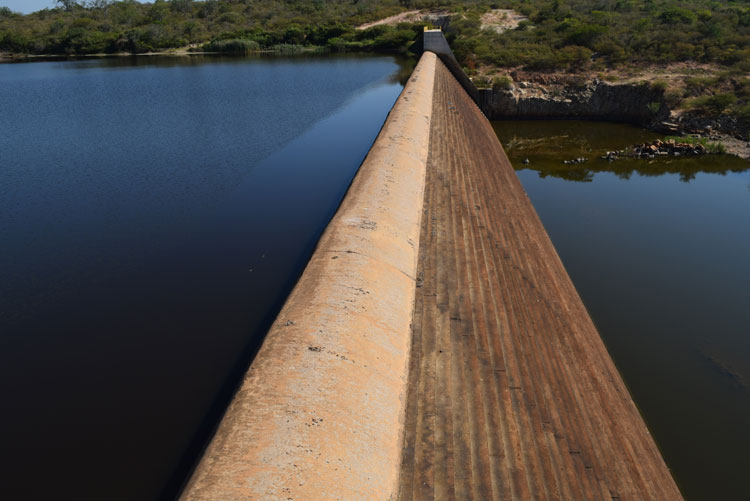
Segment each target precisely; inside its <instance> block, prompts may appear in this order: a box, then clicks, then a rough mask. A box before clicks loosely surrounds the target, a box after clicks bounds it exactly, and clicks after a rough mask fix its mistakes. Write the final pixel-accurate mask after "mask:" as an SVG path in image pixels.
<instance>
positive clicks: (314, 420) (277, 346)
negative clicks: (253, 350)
mask: <svg viewBox="0 0 750 501" xmlns="http://www.w3.org/2000/svg"><path fill="white" fill-rule="evenodd" d="M435 65H436V57H435V56H434V55H433V54H426V55H425V56H424V57H422V58H421V60H420V62H419V64H418V65H417V67H416V69H415V70H414V73H413V74H412V76H411V77H410V79H409V82H408V83H407V84H406V86H405V88H404V90H403V91H402V93H401V96H400V97H399V99H398V100H397V102H396V104H395V105H394V107H393V109H392V111H391V112H390V114H389V116H388V119H387V121H386V123H385V125H384V126H383V128H382V130H381V132H380V134H379V135H378V137H377V139H376V141H375V143H374V144H373V147H372V149H371V150H370V152H369V153H368V155H367V157H366V159H365V161H364V162H363V164H362V166H361V167H360V169H359V171H358V173H357V175H356V177H355V179H354V181H353V183H352V185H351V187H350V188H349V190H348V192H347V194H346V197H345V198H344V200H343V202H342V204H341V206H340V207H339V210H338V211H337V213H336V215H335V216H334V218H333V219H332V221H331V223H330V224H329V226H328V227H327V228H326V230H325V232H324V234H323V235H322V237H321V239H320V241H319V243H318V246H317V248H316V250H315V252H314V254H313V256H312V258H311V259H310V262H309V264H308V265H307V268H306V269H305V271H304V273H303V274H302V276H301V277H300V279H299V281H298V283H297V285H296V286H295V288H294V290H293V291H292V293H291V295H290V296H289V298H288V300H287V302H286V304H285V305H284V307H283V309H282V310H281V312H280V313H279V316H278V318H277V319H276V321H275V323H274V324H273V326H272V327H271V329H270V331H269V332H268V335H267V337H266V339H265V341H264V342H263V345H262V347H261V349H260V351H259V352H258V354H257V356H256V357H255V360H254V361H253V363H252V365H251V367H250V369H249V370H248V372H247V374H246V375H245V378H244V380H243V382H242V384H241V386H240V388H239V390H238V392H237V394H236V396H235V397H234V399H233V401H232V403H231V405H230V407H229V409H228V410H227V412H226V414H225V416H224V418H223V420H222V422H221V423H220V425H219V427H218V429H217V431H216V434H215V436H214V438H213V440H212V441H211V443H210V444H209V446H208V449H207V450H206V452H205V454H204V456H203V458H202V460H201V462H200V463H199V465H198V467H197V469H196V471H195V473H194V474H193V477H192V478H191V480H190V482H189V483H188V485H187V486H186V488H185V490H184V491H183V494H182V499H186V500H198V499H200V500H209V499H210V500H229V499H386V498H388V496H389V495H390V494H391V493H394V492H395V491H396V490H397V482H398V475H399V464H400V458H401V444H402V440H403V431H402V430H403V415H404V405H405V404H404V402H405V394H406V380H407V370H408V352H409V348H410V343H411V340H410V339H411V325H410V323H411V318H412V311H413V307H414V295H415V290H416V288H415V281H416V265H417V252H418V249H419V229H420V221H421V214H422V204H423V199H424V196H423V193H424V182H425V168H426V164H427V153H428V148H429V134H430V115H431V113H432V108H433V105H432V91H433V87H434V75H435Z"/></svg>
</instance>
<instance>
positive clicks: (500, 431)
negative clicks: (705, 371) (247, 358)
mask: <svg viewBox="0 0 750 501" xmlns="http://www.w3.org/2000/svg"><path fill="white" fill-rule="evenodd" d="M182 497H183V498H184V499H191V500H193V499H195V500H204V499H206V500H208V499H210V500H219V499H220V500H228V499H402V500H409V499H460V500H463V499H575V500H577V499H638V500H640V499H654V500H657V499H658V500H671V499H681V496H680V493H679V490H678V489H677V487H676V485H675V483H674V481H673V480H672V477H671V475H670V473H669V471H668V469H667V467H666V465H665V463H664V461H663V459H662V457H661V455H660V452H659V450H658V449H657V447H656V445H655V443H654V441H653V439H652V438H651V436H650V434H649V432H648V430H647V428H646V426H645V424H644V422H643V420H642V418H641V416H640V415H639V412H638V410H637V409H636V406H635V405H634V403H633V401H632V399H631V397H630V395H629V393H628V390H627V388H626V387H625V385H624V383H623V381H622V379H621V377H620V375H619V374H618V372H617V369H616V368H615V366H614V364H613V362H612V360H611V359H610V357H609V355H608V353H607V350H606V348H605V346H604V344H603V343H602V340H601V339H600V337H599V334H598V333H597V331H596V328H595V327H594V325H593V323H592V321H591V319H590V317H589V315H588V313H587V312H586V309H585V307H584V306H583V303H582V302H581V299H580V297H579V296H578V293H577V292H576V290H575V288H574V286H573V284H572V283H571V281H570V279H569V277H568V275H567V273H566V271H565V269H564V267H563V265H562V263H561V261H560V259H559V258H558V256H557V253H556V251H555V249H554V247H553V246H552V243H551V242H550V240H549V237H548V236H547V234H546V232H545V230H544V228H543V226H542V224H541V222H540V220H539V218H538V217H537V215H536V213H535V211H534V209H533V207H532V205H531V203H530V202H529V200H528V198H527V196H526V194H525V192H524V190H523V188H522V186H521V184H520V183H519V181H518V178H517V177H516V175H515V173H514V171H513V169H512V167H511V165H510V163H509V161H508V158H507V157H506V155H505V153H504V151H503V149H502V147H501V145H500V143H499V142H498V140H497V137H496V136H495V134H494V132H493V130H492V127H491V126H490V124H489V122H487V120H486V119H485V118H484V116H483V115H482V113H481V112H480V111H479V109H478V108H477V107H476V105H475V103H474V101H473V100H472V99H471V98H470V97H469V95H468V94H467V92H466V91H465V90H464V88H463V87H462V86H461V85H460V84H459V83H458V81H457V80H456V78H455V77H454V76H453V74H452V73H451V71H450V70H449V69H447V68H446V66H445V65H444V64H443V63H442V62H441V60H440V59H438V58H437V57H436V56H435V55H434V54H432V53H430V52H426V53H425V54H424V55H423V56H422V58H421V60H420V62H419V64H418V66H417V68H416V69H415V71H414V74H413V75H412V77H411V78H410V81H409V82H408V83H407V85H406V87H405V89H404V91H403V92H402V95H401V96H400V98H399V100H398V101H397V103H396V105H395V107H394V109H393V110H392V111H391V114H390V115H389V117H388V120H387V121H386V124H385V125H384V127H383V130H382V131H381V133H380V135H379V136H378V139H377V140H376V142H375V144H374V145H373V148H372V150H371V151H370V153H369V154H368V157H367V158H366V160H365V162H364V163H363V165H362V166H361V168H360V170H359V172H358V174H357V176H356V178H355V180H354V182H353V184H352V186H351V188H350V189H349V192H348V193H347V195H346V197H345V199H344V201H343V203H342V205H341V207H340V208H339V210H338V212H337V214H336V216H335V217H334V219H333V220H332V222H331V224H330V225H329V227H328V228H327V230H326V232H325V233H324V235H323V237H322V238H321V241H320V242H319V244H318V247H317V249H316V251H315V253H314V255H313V257H312V259H311V261H310V263H309V265H308V267H307V269H306V270H305V272H304V273H303V275H302V277H301V278H300V280H299V282H298V284H297V285H296V287H295V289H294V291H293V292H292V294H291V295H290V297H289V299H288V300H287V303H286V304H285V306H284V308H283V309H282V311H281V313H280V315H279V317H278V319H277V320H276V322H275V323H274V325H273V327H272V328H271V330H270V332H269V334H268V336H267V338H266V340H265V342H264V344H263V346H262V348H261V350H260V352H259V353H258V355H257V356H256V358H255V360H254V361H253V363H252V365H251V367H250V369H249V370H248V372H247V374H246V376H245V378H244V381H243V382H242V384H241V387H240V389H239V391H238V393H237V395H236V396H235V398H234V400H233V402H232V404H231V406H230V407H229V409H228V411H227V413H226V415H225V417H224V419H223V420H222V422H221V423H220V425H219V427H218V430H217V432H216V434H215V437H214V438H213V440H212V442H211V443H210V445H209V446H208V449H207V451H206V453H205V455H204V457H203V458H202V460H201V462H200V464H199V465H198V467H197V469H196V471H195V473H194V475H193V477H192V479H191V480H190V482H189V484H188V485H187V487H186V488H185V490H184V492H183V494H182Z"/></svg>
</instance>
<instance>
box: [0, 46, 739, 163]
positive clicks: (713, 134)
mask: <svg viewBox="0 0 750 501" xmlns="http://www.w3.org/2000/svg"><path fill="white" fill-rule="evenodd" d="M196 49H197V46H186V47H179V48H173V49H165V50H161V51H151V52H142V53H137V54H134V53H131V52H117V53H94V54H13V53H7V52H0V64H3V63H6V64H9V63H20V62H35V61H45V60H67V59H71V60H74V59H93V58H119V57H138V56H146V57H159V56H161V57H164V56H176V57H190V56H230V57H234V56H237V57H241V56H243V54H235V53H229V52H210V51H202V50H196ZM320 53H321V52H320V50H319V49H316V48H303V49H302V50H300V52H295V53H294V54H320ZM263 54H289V53H286V52H283V51H279V50H258V51H253V52H251V53H248V54H244V55H246V56H249V55H263ZM348 54H357V55H362V54H373V53H371V52H349V53H348ZM375 54H381V53H380V52H378V53H375ZM630 85H633V84H620V85H612V87H623V88H624V87H627V86H630ZM541 87H543V86H539V88H540V89H541ZM513 90H515V89H513ZM487 91H489V92H492V93H493V95H497V94H498V92H499V93H500V94H506V93H509V91H510V89H507V90H505V91H498V90H491V89H485V90H484V91H483V92H487ZM511 92H512V91H511ZM578 92H580V89H570V93H571V94H573V93H578ZM524 93H525V91H524ZM534 99H535V100H537V101H538V103H537V109H536V110H535V111H536V113H535V114H534V115H533V116H526V115H525V114H524V113H523V112H521V113H509V114H507V115H505V116H502V117H500V116H493V115H494V113H491V112H490V113H488V110H484V111H485V113H486V114H487V115H488V118H489V119H490V120H509V121H512V120H529V119H532V120H587V121H607V122H612V121H614V122H622V123H631V124H633V125H635V126H638V127H643V128H644V129H646V130H650V131H653V132H658V133H662V134H669V135H681V136H685V137H687V136H690V135H696V134H697V135H700V136H701V137H706V138H707V139H708V140H710V141H712V142H716V143H720V144H722V145H723V146H724V148H725V150H726V154H730V155H735V156H737V157H739V158H743V159H746V160H750V141H746V140H745V139H743V138H741V137H738V136H739V135H738V134H732V133H729V132H726V131H721V130H718V129H717V128H716V127H714V126H710V125H708V126H705V127H695V126H694V124H693V126H691V124H690V123H688V124H684V123H682V121H681V120H680V121H679V122H678V123H669V122H668V121H671V120H672V118H673V117H664V118H665V120H660V121H657V122H654V123H642V122H641V123H638V122H636V121H634V120H632V119H630V118H632V117H630V118H629V117H627V116H625V113H624V112H623V114H622V116H621V117H620V118H617V113H616V112H615V113H614V116H615V118H612V116H613V115H611V114H610V115H609V117H607V118H604V117H599V116H595V115H587V114H582V115H581V114H578V113H575V112H568V113H565V112H563V113H554V112H553V109H554V107H555V106H556V105H557V104H558V103H559V101H560V100H559V98H557V99H556V98H550V97H548V96H546V95H543V94H542V95H536V96H534ZM516 100H517V102H518V101H522V100H523V97H521V96H519V97H518V98H516ZM515 111H520V110H515ZM672 111H673V110H670V112H672ZM547 113H548V114H547ZM719 119H721V115H719V116H716V117H711V116H708V117H702V121H705V122H707V123H708V122H717V121H718V120H719ZM667 125H668V126H667ZM749 139H750V138H749Z"/></svg>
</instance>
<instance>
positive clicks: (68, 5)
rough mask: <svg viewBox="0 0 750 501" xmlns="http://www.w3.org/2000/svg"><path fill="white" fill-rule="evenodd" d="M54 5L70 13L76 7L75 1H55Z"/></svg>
mask: <svg viewBox="0 0 750 501" xmlns="http://www.w3.org/2000/svg"><path fill="white" fill-rule="evenodd" d="M55 3H56V4H57V5H58V6H59V7H62V8H63V9H64V10H66V11H71V10H73V9H74V8H75V7H76V6H77V5H78V2H77V1H76V0H55Z"/></svg>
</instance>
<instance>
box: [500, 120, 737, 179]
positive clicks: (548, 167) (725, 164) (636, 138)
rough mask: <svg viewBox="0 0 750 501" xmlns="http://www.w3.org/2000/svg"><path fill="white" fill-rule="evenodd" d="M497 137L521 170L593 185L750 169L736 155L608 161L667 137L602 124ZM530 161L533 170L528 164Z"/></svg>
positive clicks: (512, 126)
mask: <svg viewBox="0 0 750 501" xmlns="http://www.w3.org/2000/svg"><path fill="white" fill-rule="evenodd" d="M495 131H496V132H497V134H498V136H499V137H500V140H501V141H502V143H503V146H504V147H505V150H506V152H507V153H508V155H509V156H510V157H511V160H513V165H514V166H515V168H516V169H519V168H523V169H531V170H534V171H537V172H538V173H539V176H540V177H543V178H544V177H547V176H552V177H557V178H560V179H565V180H568V181H581V182H590V181H591V180H592V179H593V177H594V174H596V173H597V172H612V173H614V174H615V175H616V176H618V177H619V178H622V179H629V178H630V177H631V176H632V175H633V174H638V175H640V176H663V175H665V174H678V175H679V176H680V180H682V181H685V182H689V181H690V180H692V179H695V176H696V174H698V173H701V172H705V173H715V174H727V173H729V172H742V171H745V170H747V169H748V168H749V167H750V164H749V163H748V162H747V161H746V160H743V159H740V158H737V157H734V156H731V155H703V156H699V157H658V158H654V159H650V160H644V159H639V158H622V159H620V160H615V161H612V162H610V161H607V160H603V159H602V158H601V157H602V156H603V155H605V154H606V153H607V151H613V150H622V149H625V150H629V149H630V148H631V147H632V146H633V145H635V144H639V143H644V142H647V141H652V140H654V139H657V138H663V136H661V135H659V134H656V133H654V132H649V131H646V130H644V129H640V128H638V127H633V126H631V125H627V124H614V123H610V124H601V123H596V122H582V121H567V120H565V121H562V120H561V121H544V122H540V121H519V122H496V123H495ZM581 157H583V158H587V159H588V160H587V161H586V162H584V163H581V164H574V165H566V164H564V163H563V161H564V160H571V159H575V158H581ZM524 159H528V161H529V162H528V164H523V161H524Z"/></svg>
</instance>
